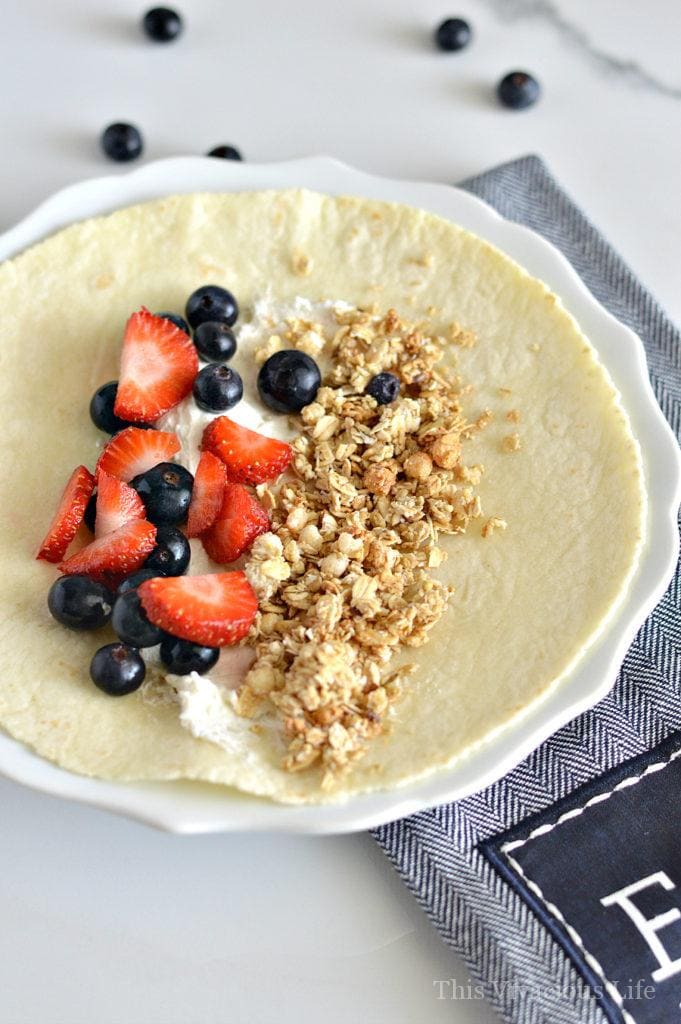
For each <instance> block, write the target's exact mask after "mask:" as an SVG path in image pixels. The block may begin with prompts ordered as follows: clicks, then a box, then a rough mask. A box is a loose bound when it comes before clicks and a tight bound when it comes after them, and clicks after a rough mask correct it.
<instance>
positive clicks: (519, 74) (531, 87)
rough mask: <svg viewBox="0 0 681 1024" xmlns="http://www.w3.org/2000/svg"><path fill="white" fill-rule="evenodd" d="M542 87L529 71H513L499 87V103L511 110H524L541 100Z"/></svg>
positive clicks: (504, 78)
mask: <svg viewBox="0 0 681 1024" xmlns="http://www.w3.org/2000/svg"><path fill="white" fill-rule="evenodd" d="M540 93H541V87H540V85H539V82H538V81H537V79H536V78H533V77H532V75H530V74H528V73H527V71H511V72H510V73H509V74H508V75H505V76H504V77H503V78H502V79H501V81H500V82H499V84H498V86H497V96H498V98H499V102H500V103H501V104H502V105H503V106H504V107H509V108H510V109H511V110H524V109H525V107H531V106H532V105H533V104H534V103H536V102H537V100H538V99H539V95H540Z"/></svg>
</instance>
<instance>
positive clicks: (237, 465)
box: [201, 416, 293, 484]
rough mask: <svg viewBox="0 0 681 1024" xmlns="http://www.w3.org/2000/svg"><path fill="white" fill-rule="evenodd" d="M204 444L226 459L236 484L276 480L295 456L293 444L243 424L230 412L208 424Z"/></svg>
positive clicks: (228, 469) (204, 448)
mask: <svg viewBox="0 0 681 1024" xmlns="http://www.w3.org/2000/svg"><path fill="white" fill-rule="evenodd" d="M201 448H202V449H203V451H209V452H212V453H213V455H217V457H218V458H219V459H222V461H223V462H224V464H225V467H226V469H227V479H228V480H231V481H232V482H233V483H236V484H262V483H264V482H265V481H266V480H274V478H275V477H277V476H279V474H280V473H283V472H284V470H285V469H286V467H287V466H288V464H289V462H290V461H291V459H292V458H293V449H292V448H291V445H290V444H286V442H285V441H277V440H275V439H274V438H273V437H265V435H264V434H259V433H258V432H257V431H256V430H249V429H248V427H241V426H239V424H238V423H235V422H234V421H233V420H230V418H229V417H228V416H217V417H216V418H215V419H214V420H213V421H212V422H211V423H209V424H208V426H207V427H206V429H205V430H204V432H203V439H202V442H201Z"/></svg>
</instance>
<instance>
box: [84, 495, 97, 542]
mask: <svg viewBox="0 0 681 1024" xmlns="http://www.w3.org/2000/svg"><path fill="white" fill-rule="evenodd" d="M96 516H97V493H96V492H95V493H94V494H91V495H90V499H89V501H88V503H87V505H86V506H85V514H84V515H83V522H84V523H85V525H86V526H87V528H88V530H89V531H90V533H94V532H95V518H96Z"/></svg>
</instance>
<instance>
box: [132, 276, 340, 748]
mask: <svg viewBox="0 0 681 1024" xmlns="http://www.w3.org/2000/svg"><path fill="white" fill-rule="evenodd" d="M348 308H349V307H348V306H347V304H346V303H344V302H332V301H327V302H310V301H309V300H308V299H304V298H300V297H299V296H296V298H294V299H292V300H291V301H289V302H275V301H274V300H273V299H272V298H270V297H265V298H263V299H259V300H258V301H257V302H256V304H255V307H254V310H253V316H252V318H251V319H250V320H247V321H245V322H244V323H243V324H241V325H239V326H238V327H236V328H235V331H234V333H235V336H236V340H237V350H236V353H235V355H234V357H233V358H232V359H231V360H230V361H229V365H230V366H232V367H233V368H234V369H235V370H237V371H238V372H239V374H240V375H241V379H242V380H243V385H244V394H243V398H242V399H241V401H240V402H238V403H237V405H235V406H234V408H233V409H229V410H228V411H227V413H226V415H227V416H229V418H230V419H232V420H234V422H235V423H239V424H240V425H241V426H244V427H249V428H250V429H251V430H257V431H259V432H260V433H262V434H266V435H267V436H268V437H276V438H278V439H279V440H282V441H287V440H289V439H290V438H291V437H293V436H294V434H295V433H296V431H295V429H294V428H293V427H292V425H291V423H290V420H289V417H288V416H286V414H284V413H277V412H273V411H272V410H271V409H268V408H267V406H266V405H264V403H263V402H262V401H261V400H260V396H259V395H258V389H257V386H256V379H257V376H258V370H259V368H260V367H259V364H258V363H257V362H256V360H255V352H256V350H257V349H258V348H260V347H262V346H264V345H266V344H267V342H268V341H269V339H270V337H271V336H272V335H278V336H279V337H280V338H281V341H282V344H281V347H282V348H287V347H289V346H287V343H286V340H285V337H284V335H285V333H286V331H287V329H288V326H287V323H286V320H287V319H288V318H291V317H294V318H295V319H296V320H309V321H310V323H312V324H318V325H319V326H320V327H321V328H322V331H323V334H324V336H325V337H326V338H331V337H333V335H334V334H335V332H336V330H337V326H338V325H337V323H336V320H335V317H334V315H333V314H334V310H336V309H348ZM310 340H311V341H312V343H313V344H314V342H315V340H316V339H315V338H311V339H310ZM318 361H320V360H318ZM218 415H221V414H220V413H211V412H204V411H203V410H202V409H199V407H198V406H197V404H196V402H195V401H194V398H193V396H192V395H188V396H187V398H185V399H184V401H182V402H180V404H179V405H177V406H176V407H175V408H174V409H171V410H170V412H168V413H166V415H165V416H163V417H162V418H161V419H160V420H159V421H158V423H157V424H156V425H157V427H158V428H159V429H161V430H170V431H173V432H174V433H175V434H177V437H178V439H179V441H180V444H181V445H182V450H181V452H180V455H179V461H180V462H181V463H182V464H183V465H184V466H186V467H187V468H188V469H189V470H190V471H191V472H192V473H193V472H195V471H196V466H197V464H198V461H199V456H200V445H201V438H202V435H203V431H204V429H205V427H206V425H207V424H208V423H210V421H211V420H212V419H214V418H215V416H218ZM190 544H191V549H192V557H191V562H190V564H189V575H198V574H202V573H209V572H224V571H225V566H218V565H216V564H215V562H212V561H211V560H210V559H209V558H208V556H207V555H206V552H205V551H204V549H203V545H202V543H201V541H200V540H192V541H190ZM226 568H228V569H229V568H231V566H228V567H226ZM142 654H143V656H144V658H145V661H147V662H148V663H149V664H150V665H153V666H154V667H155V668H156V669H158V668H159V666H160V661H159V656H158V648H157V647H154V648H147V649H146V650H143V651H142ZM253 657H254V655H253V651H252V649H251V648H249V647H223V648H222V651H221V652H220V660H219V661H218V663H217V665H216V666H215V668H214V669H212V670H211V674H210V677H208V676H200V675H198V673H196V672H192V673H191V674H190V675H187V676H174V675H171V674H167V675H166V677H165V678H166V679H167V681H168V683H169V684H170V687H172V690H169V694H168V695H167V696H168V698H169V699H171V700H173V701H174V702H176V703H177V704H178V705H179V707H180V724H181V725H183V726H184V728H185V729H188V730H189V731H190V732H191V733H192V735H193V736H196V737H197V738H198V739H205V740H209V741H210V742H211V743H216V744H217V745H218V746H220V747H222V748H223V749H224V750H227V751H229V752H231V753H234V752H240V753H241V752H244V751H245V750H246V746H245V744H244V739H245V737H246V735H247V733H248V730H249V729H250V726H251V723H250V722H249V721H248V719H244V718H241V717H240V716H239V715H237V714H236V713H235V711H234V710H233V709H232V707H231V694H232V693H233V691H234V690H235V689H236V687H237V686H239V684H240V683H241V681H242V679H243V678H244V676H245V674H246V672H247V671H248V668H249V667H250V665H251V663H252V661H253ZM151 693H152V691H151V690H150V691H149V694H150V696H149V699H150V700H156V699H158V698H157V695H156V694H154V696H153V697H152V696H151ZM173 694H174V695H173Z"/></svg>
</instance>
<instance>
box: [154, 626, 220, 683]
mask: <svg viewBox="0 0 681 1024" xmlns="http://www.w3.org/2000/svg"><path fill="white" fill-rule="evenodd" d="M219 657H220V648H219V647H201V646H200V645H199V644H193V643H191V641H189V640H179V639H178V638H177V637H175V636H166V637H164V639H163V640H162V641H161V661H162V662H163V664H164V665H165V667H166V668H167V669H168V671H169V672H172V674H173V675H175V676H187V675H189V673H190V672H198V674H199V675H200V676H202V675H204V674H205V673H206V672H208V671H209V670H210V669H211V668H212V667H213V665H215V664H216V663H217V660H218V658H219Z"/></svg>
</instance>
